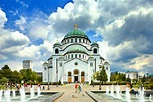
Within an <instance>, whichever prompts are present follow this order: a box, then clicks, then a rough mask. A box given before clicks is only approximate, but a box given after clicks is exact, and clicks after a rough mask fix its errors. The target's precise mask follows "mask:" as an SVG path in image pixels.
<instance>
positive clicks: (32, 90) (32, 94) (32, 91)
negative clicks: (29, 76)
mask: <svg viewBox="0 0 153 102" xmlns="http://www.w3.org/2000/svg"><path fill="white" fill-rule="evenodd" d="M30 96H31V98H34V96H35V94H34V86H32V87H31V88H30Z"/></svg>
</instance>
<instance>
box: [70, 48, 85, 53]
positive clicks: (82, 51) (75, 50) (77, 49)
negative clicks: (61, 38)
mask: <svg viewBox="0 0 153 102" xmlns="http://www.w3.org/2000/svg"><path fill="white" fill-rule="evenodd" d="M70 52H72V53H73V52H80V53H86V51H84V50H83V49H82V48H81V47H72V48H70V49H69V50H68V51H67V53H70Z"/></svg>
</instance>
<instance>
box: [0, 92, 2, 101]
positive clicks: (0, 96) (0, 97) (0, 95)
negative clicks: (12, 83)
mask: <svg viewBox="0 0 153 102" xmlns="http://www.w3.org/2000/svg"><path fill="white" fill-rule="evenodd" d="M2 93H3V91H2V90H0V101H1V100H2Z"/></svg>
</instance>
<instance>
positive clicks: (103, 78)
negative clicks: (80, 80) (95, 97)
mask: <svg viewBox="0 0 153 102" xmlns="http://www.w3.org/2000/svg"><path fill="white" fill-rule="evenodd" d="M101 67H102V69H101ZM101 67H100V69H101V70H100V71H97V72H96V73H94V77H96V79H97V80H99V81H100V85H99V90H101V83H102V82H105V83H106V82H107V80H108V78H107V74H106V71H105V68H104V66H101Z"/></svg>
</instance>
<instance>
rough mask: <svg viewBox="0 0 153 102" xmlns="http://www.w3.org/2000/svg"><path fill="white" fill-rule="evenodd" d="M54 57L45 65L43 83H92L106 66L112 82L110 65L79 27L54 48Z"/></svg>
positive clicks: (95, 44)
mask: <svg viewBox="0 0 153 102" xmlns="http://www.w3.org/2000/svg"><path fill="white" fill-rule="evenodd" d="M53 51H54V52H53V55H52V56H51V57H50V58H49V59H48V61H47V62H45V63H44V64H43V82H57V81H59V80H60V81H61V82H62V83H64V82H66V83H72V82H76V81H78V82H88V83H91V80H92V75H93V73H94V72H96V71H99V70H100V69H99V66H102V65H103V66H104V67H105V71H106V73H107V76H108V81H110V64H109V63H108V62H106V61H105V59H104V58H103V57H101V55H100V54H99V45H98V44H97V43H92V44H91V41H90V39H89V38H88V37H87V36H86V34H85V33H84V32H82V31H81V30H79V29H78V25H75V26H74V29H73V30H72V31H70V32H68V33H67V34H66V35H65V37H64V39H63V40H62V41H61V42H60V43H55V44H54V46H53Z"/></svg>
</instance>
